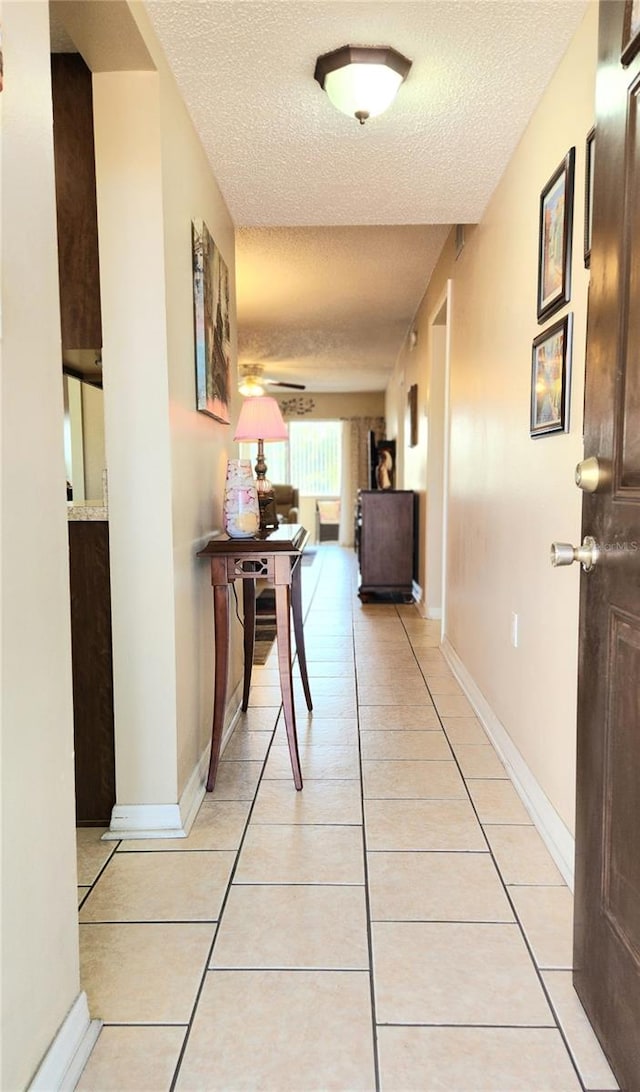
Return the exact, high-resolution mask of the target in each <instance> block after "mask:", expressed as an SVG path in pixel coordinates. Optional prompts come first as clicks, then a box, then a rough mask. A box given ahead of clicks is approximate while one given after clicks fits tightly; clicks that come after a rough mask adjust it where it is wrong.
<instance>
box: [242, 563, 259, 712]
mask: <svg viewBox="0 0 640 1092" xmlns="http://www.w3.org/2000/svg"><path fill="white" fill-rule="evenodd" d="M242 603H243V606H244V687H243V690H242V712H243V713H246V711H247V706H248V705H249V689H250V687H251V668H252V666H253V646H254V643H255V636H256V582H255V580H248V579H245V580H243V581H242Z"/></svg>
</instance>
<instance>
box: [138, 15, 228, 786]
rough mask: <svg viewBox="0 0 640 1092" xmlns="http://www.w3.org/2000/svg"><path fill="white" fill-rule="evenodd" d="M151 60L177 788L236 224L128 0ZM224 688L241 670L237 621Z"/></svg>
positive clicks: (218, 441) (192, 695) (206, 657)
mask: <svg viewBox="0 0 640 1092" xmlns="http://www.w3.org/2000/svg"><path fill="white" fill-rule="evenodd" d="M131 7H132V11H133V13H134V17H135V19H136V21H137V23H138V26H139V29H140V31H141V34H142V36H143V38H144V41H145V44H146V46H147V48H148V50H149V53H150V55H151V57H152V59H153V61H154V63H155V64H156V66H157V70H158V77H159V90H160V116H161V129H162V146H161V181H162V205H163V227H164V267H165V291H166V337H167V365H168V393H169V419H168V420H169V443H170V457H171V478H172V481H173V483H174V485H173V493H172V533H173V580H174V612H175V655H176V713H177V719H176V723H177V731H178V737H177V746H178V786H179V792H181V791H182V789H183V788H184V785H185V782H186V780H187V779H188V777H189V776H190V774H191V773H192V771H193V769H194V766H195V764H196V762H197V761H198V759H199V758H200V756H201V754H202V751H203V750H204V748H205V747H206V745H207V743H208V741H209V739H210V735H211V710H212V703H213V673H212V663H213V632H212V624H213V621H212V591H211V578H210V569H209V566H208V565H207V564H206V563H205V562H202V561H198V560H197V559H196V558H195V553H196V551H197V549H199V548H200V546H201V545H202V544H203V543H202V539H203V538H204V539H205V540H206V538H208V537H210V536H211V534H212V532H213V531H214V530H215V529H220V528H221V526H222V494H223V489H224V480H225V474H226V465H227V458H229V457H230V456H231V457H233V456H235V455H236V445H235V444H234V442H233V432H234V427H235V422H236V420H237V417H238V414H239V412H240V404H241V402H242V399H241V397H240V395H238V393H237V380H236V375H237V363H236V360H237V345H236V341H237V338H236V324H235V315H236V299H235V230H234V226H233V222H232V220H231V217H230V215H229V212H228V210H227V207H226V205H225V202H224V199H223V197H222V195H221V193H220V190H219V188H218V185H217V183H216V181H215V178H214V177H213V175H212V173H211V167H210V165H209V162H208V160H207V158H206V156H205V154H204V151H203V149H202V146H201V144H200V141H199V139H198V137H197V136H196V134H195V131H194V129H193V126H192V124H191V121H190V119H189V115H188V113H187V111H186V108H185V106H184V104H183V102H182V99H181V98H180V96H179V94H178V91H177V88H176V86H175V82H174V80H173V77H172V75H171V73H170V72H169V70H168V68H167V67H166V64H165V60H164V55H163V53H162V51H161V50H160V48H159V47H158V44H157V42H156V39H155V36H154V33H153V31H152V29H151V27H150V24H149V22H148V19H147V17H146V14H145V12H144V10H143V8H142V5H141V4H135V5H131ZM196 217H201V218H203V219H204V221H205V223H206V224H207V226H208V228H209V231H210V232H211V235H212V237H213V239H214V241H215V243H216V246H217V247H218V248H219V250H220V252H221V254H222V257H223V258H224V261H225V263H226V265H227V268H228V270H229V282H230V288H231V301H230V302H231V317H232V337H233V345H232V383H231V388H232V402H231V406H230V417H231V425H224V424H221V423H220V422H218V421H214V420H213V419H212V418H211V417H208V416H207V415H206V414H203V413H198V412H197V411H196V409H195V364H194V345H193V287H192V285H193V281H192V258H191V221H192V219H194V218H196ZM232 625H233V626H234V640H233V642H232V655H231V666H230V679H229V682H230V688H229V689H230V693H232V691H233V688H234V687H235V686H236V685H237V683H238V682H239V681H240V676H241V671H242V646H241V640H240V637H241V634H240V630H239V627H237V625H236V623H235V621H234V622H232Z"/></svg>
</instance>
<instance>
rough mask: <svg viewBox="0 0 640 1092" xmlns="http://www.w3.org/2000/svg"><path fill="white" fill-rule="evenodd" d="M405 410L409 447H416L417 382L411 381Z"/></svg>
mask: <svg viewBox="0 0 640 1092" xmlns="http://www.w3.org/2000/svg"><path fill="white" fill-rule="evenodd" d="M407 412H408V417H409V447H416V445H417V443H418V384H417V383H412V384H411V386H410V387H409V394H408V395H407Z"/></svg>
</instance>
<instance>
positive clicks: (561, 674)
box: [387, 4, 597, 831]
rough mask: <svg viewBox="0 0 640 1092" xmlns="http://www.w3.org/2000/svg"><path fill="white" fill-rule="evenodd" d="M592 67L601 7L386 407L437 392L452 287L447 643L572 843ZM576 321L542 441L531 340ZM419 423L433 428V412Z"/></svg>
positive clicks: (454, 266) (428, 310)
mask: <svg viewBox="0 0 640 1092" xmlns="http://www.w3.org/2000/svg"><path fill="white" fill-rule="evenodd" d="M596 54H597V5H596V4H591V5H590V6H589V8H588V10H587V13H586V16H585V19H584V22H583V24H582V25H581V27H580V29H579V31H578V32H577V34H576V36H575V38H574V40H573V42H572V43H571V45H570V47H569V49H568V51H567V54H566V55H565V57H564V59H563V61H562V62H561V64H560V66H559V68H558V70H557V72H556V74H555V76H554V79H553V80H552V82H551V83H550V85H549V87H548V89H547V91H546V92H545V94H544V96H543V97H542V99H541V101H540V103H539V104H538V107H537V109H536V111H535V113H534V115H533V117H532V119H531V122H530V124H529V125H528V127H527V129H526V131H525V133H524V134H523V136H522V139H521V141H520V144H519V146H518V148H517V150H516V152H515V154H514V155H513V157H512V159H511V161H510V163H509V165H508V167H507V170H506V171H505V174H504V176H503V178H502V180H501V182H500V184H499V185H498V187H497V189H496V191H495V193H494V195H493V197H492V199H491V201H490V203H489V205H488V207H487V210H486V212H485V214H484V216H483V217H482V220H481V222H480V223H479V225H478V226H477V227H476V228H474V229H471V230H469V229H468V230H467V233H466V234H467V241H466V245H465V247H464V250H463V251H462V253H461V255H460V257H459V258H458V260H457V261H456V260H455V250H454V238H453V236H454V233H453V232H452V234H451V237H450V238H449V240H448V242H447V244H446V246H445V248H444V250H443V254H442V256H441V258H440V261H439V263H438V266H437V268H436V270H435V273H434V276H433V278H432V280H431V283H430V285H429V288H428V291H427V293H426V295H425V297H424V300H423V302H422V304H421V307H420V310H419V313H418V315H417V320H416V326H417V329H418V346H417V349H416V351H415V353H414V355H413V358H411V364H410V363H409V361H410V357H409V350H408V346H407V347H406V348H405V351H404V353H403V354H402V356H401V358H400V360H399V362H398V366H397V369H396V373H395V375H394V379H393V382H392V384H391V385H390V388H389V392H388V397H387V415H388V417H392V416H393V417H395V419H396V420H397V421H399V419H400V417H401V416H402V415H403V413H404V402H403V399H404V397H405V395H406V389H408V385H409V383H410V382H414V381H415V379H414V378H413V375H415V376H417V377H419V379H418V381H419V383H420V386H421V388H422V389H423V390H424V391H425V392H426V391H428V387H429V366H430V361H429V341H430V338H429V333H430V331H429V325H430V323H431V322H432V321H433V316H434V309H435V308H436V306H437V303H438V300H439V299H440V297H441V295H442V291H443V288H444V285H445V283H446V280H447V278H451V279H452V282H453V285H452V308H451V315H450V322H451V386H450V398H451V410H450V426H451V440H450V476H449V542H448V556H447V563H448V579H447V617H446V636H447V638H448V640H449V641H450V643H451V645H452V646H453V648H454V650H455V652H456V653H457V655H458V656H459V658H460V660H461V661H462V664H463V666H464V668H465V669H466V671H467V672H468V673H469V675H470V676H471V678H472V680H473V682H474V683H475V685H476V686H477V688H478V689H479V690H480V691H481V693H482V695H483V697H484V698H485V699H486V702H487V703H488V705H489V706H490V708H491V710H492V711H493V713H494V714H495V716H496V717H497V719H498V720H499V721H500V723H501V724H502V725H503V726H504V728H505V729H506V731H507V733H508V735H509V737H510V738H511V740H512V741H513V743H514V744H515V746H516V747H517V749H518V751H519V753H520V755H521V756H522V758H523V759H524V762H525V763H526V765H527V767H528V769H529V770H530V771H531V773H532V774H533V775H534V777H535V779H536V780H537V782H538V785H539V786H540V787H541V788H542V790H543V792H544V793H545V795H546V796H547V798H548V800H549V801H550V802H551V804H552V805H553V807H554V809H555V810H556V812H557V813H558V814H559V816H560V818H561V820H562V822H563V823H564V825H565V826H566V828H567V829H568V830H569V831H573V821H574V792H575V724H576V675H577V647H578V589H579V573H578V571H576V569H575V568H574V569H565V570H558V571H556V570H554V569H552V568H551V566H550V563H549V545H550V543H551V541H552V540H554V539H557V540H560V541H567V542H577V541H579V538H580V519H581V494H580V493H579V491H578V490H577V489H576V487H575V485H574V481H573V472H574V467H575V464H576V463H577V462H578V461H579V460H580V458H581V457H582V410H583V390H584V358H585V337H586V308H587V289H588V271H586V270H585V269H584V264H583V234H582V232H583V209H584V170H585V138H586V135H587V133H588V131H589V129H590V128H591V126H592V124H593V118H594V88H595V69H596ZM573 145H575V148H576V177H575V203H574V226H573V261H572V293H571V301H570V304H569V306H568V307H565V308H564V309H563V310H562V311H560V312H558V313H557V314H556V315H554V316H553V318H552V319H551V320H549V321H548V322H547V323H545V324H543V325H540V326H539V325H538V323H537V320H536V284H537V261H538V212H539V199H540V193H541V190H542V189H543V187H544V186H545V184H546V183H547V181H548V179H549V178H550V176H551V175H552V173H553V172H554V170H555V169H556V167H557V166H558V164H559V163H560V161H561V160H562V159H563V157H564V156H565V155H566V153H567V151H568V150H569V148H570V147H571V146H573ZM567 311H569V312H571V313H573V316H574V330H573V369H572V381H571V416H570V431H569V432H568V433H567V434H555V435H550V436H546V437H541V438H538V439H536V440H533V439H531V438H530V436H529V399H530V384H531V344H532V340H533V338H534V337H535V336H536V335H537V334H538V333H540V331H541V330H542V329H544V328H545V327H546V326H548V325H551V323H553V322H555V321H556V320H557V318H559V317H561V316H562V315H563V314H565V313H566V312H567ZM413 361H415V364H414V363H413ZM412 369H413V370H412ZM422 412H423V418H424V415H425V413H426V414H428V404H427V405H426V406H425V405H424V404H423V407H422ZM423 432H426V429H423ZM398 434H399V435H400V429H399V432H398ZM425 442H426V440H425V441H423V443H425ZM414 450H415V449H414ZM408 455H409V456H411V457H413V451H412V452H409V453H407V451H406V449H405V463H404V465H405V477H404V485H405V487H407V488H412V487H413V486H414V480H416V482H418V481H419V480H421V479H416V478H415V475H416V474H417V473H420V474H422V473H423V467H422V466H421V467H420V468H419V469H415V468H414V464H413V463H412V458H410V457H408ZM425 459H426V448H424V447H423V448H422V454H421V460H423V461H424V460H425ZM512 613H517V615H518V618H519V647H518V648H514V647H512V644H511V616H512Z"/></svg>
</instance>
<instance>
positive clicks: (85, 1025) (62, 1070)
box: [29, 990, 102, 1092]
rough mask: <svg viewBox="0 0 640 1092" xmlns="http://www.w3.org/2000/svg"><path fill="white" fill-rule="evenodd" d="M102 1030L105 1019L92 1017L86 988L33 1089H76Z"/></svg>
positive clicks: (52, 1091) (58, 1091) (35, 1091)
mask: <svg viewBox="0 0 640 1092" xmlns="http://www.w3.org/2000/svg"><path fill="white" fill-rule="evenodd" d="M101 1030H102V1020H91V1018H90V1016H89V1005H88V1002H87V995H86V993H85V992H84V990H83V991H82V993H79V994H78V996H77V997H76V999H75V1001H74V1002H73V1005H72V1006H71V1008H70V1009H69V1012H68V1013H67V1015H66V1017H65V1019H64V1021H63V1023H62V1025H61V1027H60V1028H59V1029H58V1033H57V1035H56V1037H55V1039H54V1040H53V1042H52V1043H51V1046H50V1047H49V1049H48V1051H47V1053H46V1054H45V1056H44V1059H43V1061H42V1063H41V1065H40V1068H39V1069H38V1072H37V1073H36V1075H35V1077H34V1078H33V1080H32V1082H31V1084H30V1085H29V1092H73V1089H74V1088H75V1087H76V1085H77V1083H78V1081H79V1079H80V1074H81V1073H82V1070H83V1069H84V1067H85V1065H86V1064H87V1059H88V1057H89V1055H90V1054H91V1051H92V1050H93V1048H94V1046H95V1043H96V1040H97V1038H98V1036H99V1034H100V1031H101Z"/></svg>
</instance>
